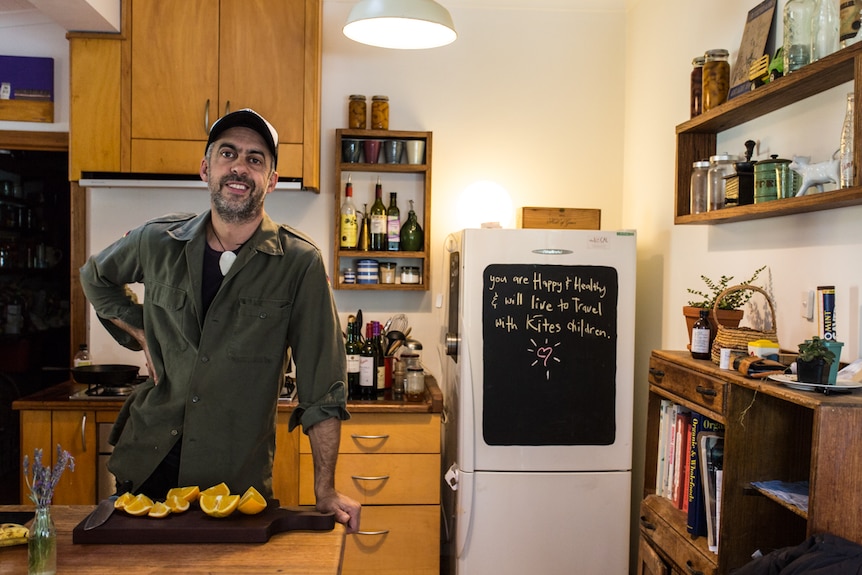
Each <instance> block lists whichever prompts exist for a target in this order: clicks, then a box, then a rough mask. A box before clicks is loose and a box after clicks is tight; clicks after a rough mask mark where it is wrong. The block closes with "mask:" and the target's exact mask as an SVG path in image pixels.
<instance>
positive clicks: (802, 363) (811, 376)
mask: <svg viewBox="0 0 862 575" xmlns="http://www.w3.org/2000/svg"><path fill="white" fill-rule="evenodd" d="M833 361H835V354H834V353H833V352H832V350H831V349H829V348H828V347H827V346H826V340H823V339H821V338H819V337H817V336H814V337H812V338H811V339H806V340H805V341H804V342H803V343H800V344H799V355H798V356H797V357H796V379H797V381H800V382H803V383H821V384H824V385H825V384H827V383H829V368H830V367H831V366H832V362H833Z"/></svg>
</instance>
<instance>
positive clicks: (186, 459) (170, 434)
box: [81, 109, 360, 532]
mask: <svg viewBox="0 0 862 575" xmlns="http://www.w3.org/2000/svg"><path fill="white" fill-rule="evenodd" d="M277 160H278V134H277V133H276V131H275V129H274V128H273V127H272V126H271V125H270V124H269V122H267V121H266V120H265V119H264V118H263V117H261V116H260V115H258V114H257V113H256V112H254V111H253V110H249V109H246V110H239V111H237V112H233V113H230V114H228V115H226V116H224V117H222V118H221V119H219V120H218V121H217V122H216V123H215V124H213V126H212V128H211V130H210V134H209V140H208V142H207V147H206V152H205V155H204V158H203V160H202V161H201V165H200V176H201V179H203V180H204V181H205V182H207V186H208V188H209V191H210V204H211V206H210V208H211V209H210V210H209V211H206V212H204V213H202V214H199V215H194V214H172V215H168V216H164V217H162V218H158V219H155V220H152V221H150V222H147V223H146V224H144V225H143V226H141V227H139V228H137V229H134V230H132V231H130V232H129V233H128V234H126V236H125V237H123V238H121V239H120V240H118V241H117V242H115V243H114V244H113V245H111V246H109V247H108V248H106V249H105V250H104V251H102V252H101V253H99V254H97V255H94V256H92V257H90V259H89V260H88V261H87V263H86V264H85V265H84V266H83V267H82V268H81V284H82V285H83V288H84V292H85V294H86V296H87V298H88V299H89V300H90V302H91V303H92V304H93V307H94V308H95V310H96V313H97V315H98V317H99V319H100V321H101V322H102V324H103V325H104V326H105V327H106V328H107V329H108V331H109V332H110V333H111V335H112V336H113V337H114V339H116V340H117V342H118V343H120V344H121V345H123V346H125V347H128V348H129V349H133V350H143V352H144V354H145V357H146V361H147V366H148V369H149V373H150V378H149V380H148V381H147V382H145V383H143V384H141V385H140V386H138V388H137V389H136V390H135V392H134V393H133V394H132V395H131V396H130V397H129V399H128V400H127V401H126V403H125V404H124V406H123V409H122V410H121V412H120V415H119V417H118V419H117V422H116V424H115V425H114V428H113V430H112V433H111V438H110V441H111V443H112V444H113V445H115V448H114V452H113V454H112V456H111V459H110V461H109V464H108V467H109V469H110V470H111V472H112V473H113V474H114V475H115V476H116V477H117V482H118V485H124V486H125V487H127V488H130V489H131V490H132V491H133V492H134V493H146V494H148V495H150V496H151V497H157V498H163V497H164V496H165V494H166V492H167V489H169V488H170V487H175V486H185V485H199V486H200V487H201V488H205V487H208V486H210V485H214V484H216V483H220V482H222V481H224V482H225V483H227V484H228V486H229V487H230V488H231V492H232V493H242V492H244V491H245V490H246V489H247V488H248V487H249V486H254V487H255V488H256V489H258V491H260V492H261V493H262V494H264V496H266V497H271V496H272V461H273V455H274V451H275V418H276V407H277V401H278V396H279V393H280V390H281V386H282V384H283V378H284V373H285V371H286V367H287V364H288V362H289V361H290V355H291V353H292V354H293V358H294V362H295V364H296V379H297V396H298V400H299V402H298V405H297V407H296V409H295V410H294V412H293V414H292V415H291V418H290V429H293V428H294V427H296V426H297V425H298V424H301V425H302V428H303V431H304V432H305V433H307V434H308V436H309V440H310V442H311V446H312V453H313V457H312V458H313V461H314V472H315V483H314V488H315V496H316V499H317V509H318V510H320V511H323V512H333V513H334V514H335V519H336V520H337V521H339V522H341V523H344V524H346V526H347V530H348V532H355V531H356V530H357V529H358V527H359V514H360V506H359V504H358V503H357V502H355V501H353V500H352V499H350V498H348V497H346V496H344V495H342V494H340V493H338V492H337V491H336V490H335V477H334V476H335V462H336V457H337V453H338V443H339V433H340V428H341V420H342V419H347V418H348V417H349V414H348V413H347V410H346V408H345V402H346V390H345V383H344V382H345V381H346V367H345V355H344V346H343V342H342V336H341V328H340V324H339V322H338V317H337V315H336V311H335V306H334V304H333V301H332V293H331V290H330V287H329V285H328V281H327V278H326V272H325V269H324V266H323V261H322V258H321V255H320V252H319V251H318V249H317V248H316V247H315V246H314V245H313V244H312V243H311V241H310V240H308V239H306V238H305V237H304V236H302V235H301V234H299V233H298V232H296V231H295V230H293V229H291V228H289V227H287V226H284V225H278V224H276V223H274V222H273V221H272V220H271V219H270V218H269V216H268V215H267V214H266V212H265V211H264V209H263V204H264V198H265V197H266V194H268V193H270V192H272V190H273V189H274V188H275V184H276V183H277V181H278V173H277V172H276V164H277ZM135 282H137V283H142V284H143V285H144V288H145V294H144V302H143V304H138V303H137V302H136V301H134V298H133V296H131V295H130V292H129V291H128V290H127V288H126V285H127V284H130V283H135Z"/></svg>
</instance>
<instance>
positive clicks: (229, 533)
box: [72, 505, 335, 543]
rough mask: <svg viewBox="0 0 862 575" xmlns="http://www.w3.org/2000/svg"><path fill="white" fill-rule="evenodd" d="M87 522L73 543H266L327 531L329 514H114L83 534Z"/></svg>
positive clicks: (272, 510)
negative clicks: (279, 537) (280, 535)
mask: <svg viewBox="0 0 862 575" xmlns="http://www.w3.org/2000/svg"><path fill="white" fill-rule="evenodd" d="M85 521H86V518H84V520H82V521H81V522H80V523H78V525H77V526H75V529H74V530H73V531H72V542H73V543H265V542H266V541H268V540H269V538H270V537H271V536H272V535H273V534H275V533H281V532H283V531H330V530H331V529H332V528H333V527H334V526H335V516H334V515H333V514H332V513H319V512H317V511H310V510H308V509H301V508H290V507H276V506H273V505H270V506H269V507H267V508H266V509H264V510H263V511H261V512H260V513H258V514H257V515H244V514H242V513H239V512H236V513H233V514H231V515H229V516H228V517H222V518H215V517H210V516H209V515H206V514H205V513H204V512H203V511H201V510H200V508H199V507H197V506H193V507H192V508H191V509H189V510H188V511H186V512H185V513H177V514H171V515H168V516H167V517H164V518H162V519H156V518H151V517H146V516H145V517H135V516H132V515H129V514H127V513H125V512H123V511H114V513H113V514H112V515H111V517H110V518H109V519H108V520H107V521H106V522H105V523H103V524H102V525H100V526H98V527H96V528H95V529H90V530H89V531H85V530H84V522H85Z"/></svg>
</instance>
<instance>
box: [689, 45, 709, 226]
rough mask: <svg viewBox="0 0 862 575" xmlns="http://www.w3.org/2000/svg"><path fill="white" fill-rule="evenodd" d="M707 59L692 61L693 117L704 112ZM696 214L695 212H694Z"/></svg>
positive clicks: (699, 58)
mask: <svg viewBox="0 0 862 575" xmlns="http://www.w3.org/2000/svg"><path fill="white" fill-rule="evenodd" d="M705 60H706V59H705V58H704V57H703V56H698V57H697V58H695V59H694V60H692V61H691V65H692V66H693V67H692V70H691V117H692V118H694V117H695V116H699V115H700V113H701V112H702V111H703V63H704V61H705ZM692 213H694V212H692Z"/></svg>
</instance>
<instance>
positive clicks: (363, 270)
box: [356, 260, 380, 284]
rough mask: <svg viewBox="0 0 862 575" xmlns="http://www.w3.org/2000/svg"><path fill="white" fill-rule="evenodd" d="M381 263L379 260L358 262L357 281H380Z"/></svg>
mask: <svg viewBox="0 0 862 575" xmlns="http://www.w3.org/2000/svg"><path fill="white" fill-rule="evenodd" d="M379 272H380V265H379V263H378V262H377V260H359V261H357V262H356V283H358V284H376V283H379V282H380V275H379Z"/></svg>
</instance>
